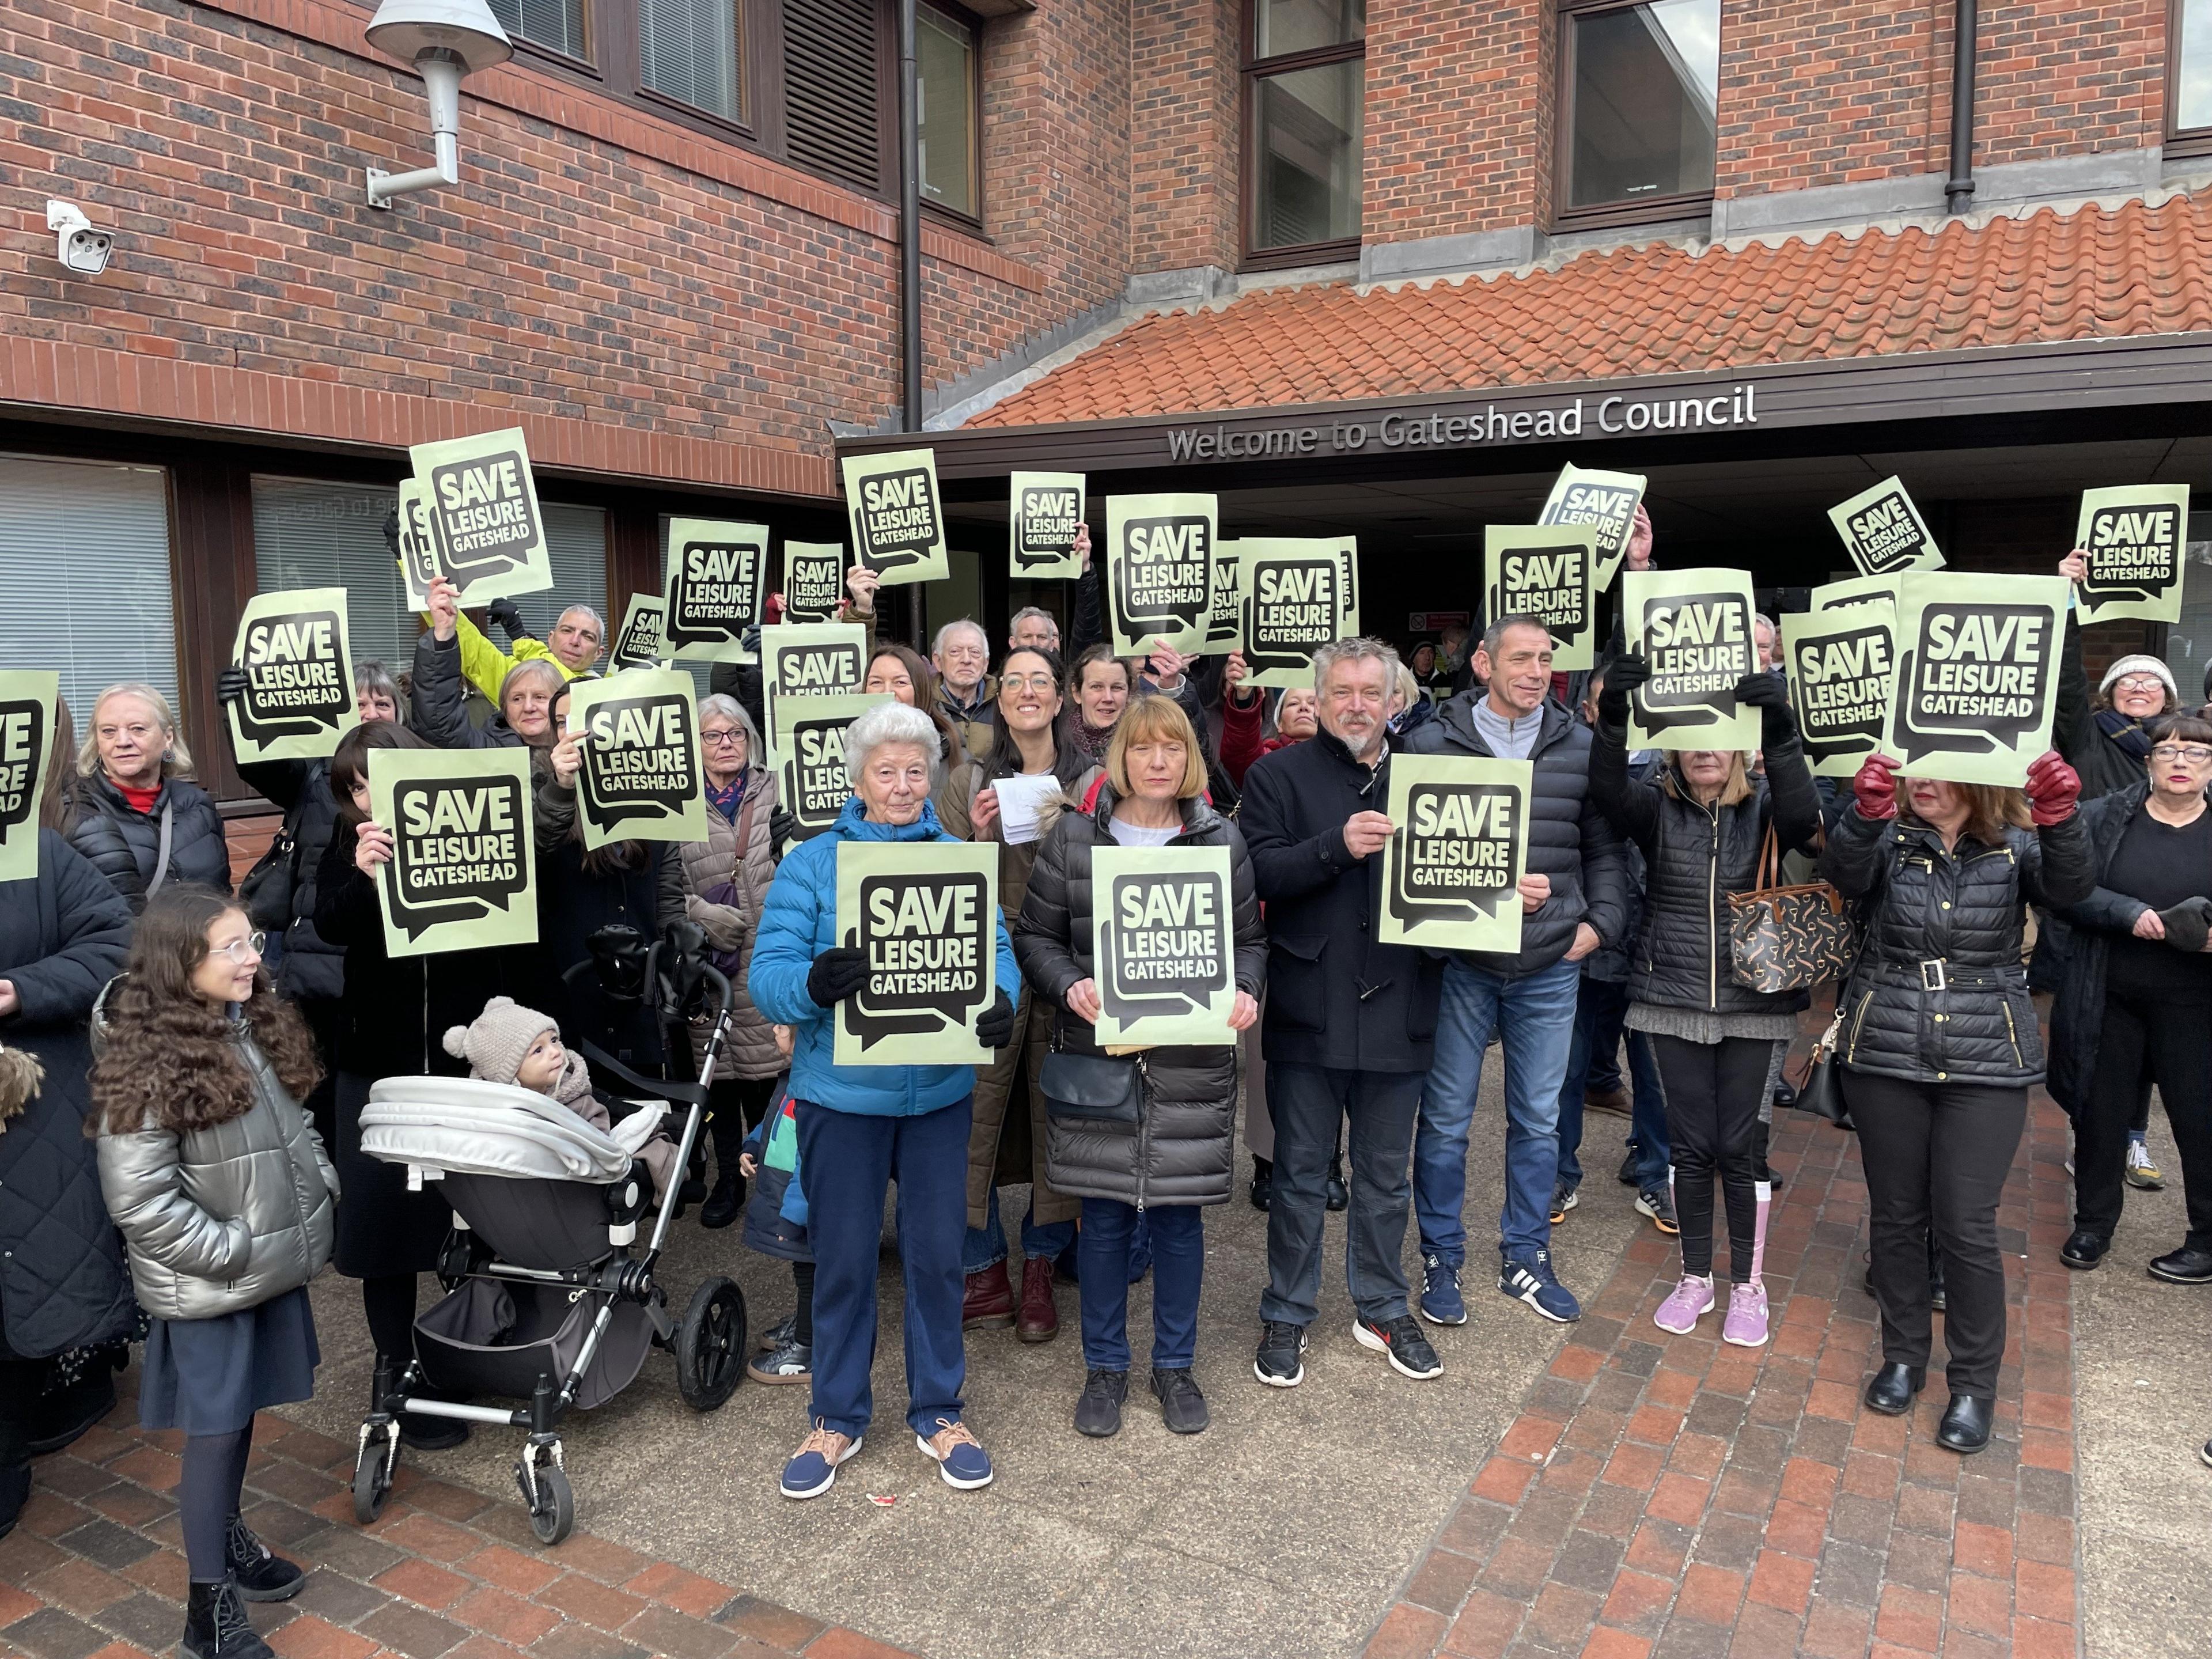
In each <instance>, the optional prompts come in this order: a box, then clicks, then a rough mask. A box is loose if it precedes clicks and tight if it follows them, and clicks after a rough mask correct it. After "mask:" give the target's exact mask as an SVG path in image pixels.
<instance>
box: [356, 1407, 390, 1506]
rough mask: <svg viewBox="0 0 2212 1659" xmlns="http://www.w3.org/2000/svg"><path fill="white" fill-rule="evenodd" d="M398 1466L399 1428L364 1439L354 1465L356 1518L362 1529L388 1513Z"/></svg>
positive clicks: (375, 1431) (382, 1431) (378, 1432)
mask: <svg viewBox="0 0 2212 1659" xmlns="http://www.w3.org/2000/svg"><path fill="white" fill-rule="evenodd" d="M398 1462H399V1440H398V1429H397V1427H391V1428H385V1429H381V1430H375V1429H372V1430H370V1431H368V1434H367V1435H365V1436H364V1437H362V1443H361V1450H360V1451H359V1452H358V1453H357V1454H356V1455H355V1458H354V1465H353V1518H354V1519H355V1520H356V1521H358V1522H360V1523H361V1524H362V1526H364V1527H365V1526H367V1525H368V1524H369V1522H372V1521H374V1520H375V1519H376V1517H377V1516H380V1515H382V1514H383V1513H384V1500H385V1499H386V1498H389V1497H391V1496H392V1472H393V1469H394V1468H395V1466H396V1465H397V1464H398Z"/></svg>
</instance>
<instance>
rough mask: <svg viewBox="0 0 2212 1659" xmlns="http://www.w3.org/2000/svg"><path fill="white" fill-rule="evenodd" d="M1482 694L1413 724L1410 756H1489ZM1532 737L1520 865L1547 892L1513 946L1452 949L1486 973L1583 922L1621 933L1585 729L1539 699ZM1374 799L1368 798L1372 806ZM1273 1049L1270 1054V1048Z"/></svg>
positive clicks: (1535, 962) (1534, 968) (1621, 896)
mask: <svg viewBox="0 0 2212 1659" xmlns="http://www.w3.org/2000/svg"><path fill="white" fill-rule="evenodd" d="M1488 695H1489V694H1488V693H1487V692H1486V691H1483V690H1468V691H1463V692H1462V693H1461V694H1460V695H1459V696H1455V697H1454V698H1453V699H1452V700H1451V701H1450V702H1448V703H1446V704H1445V705H1444V706H1443V708H1442V709H1440V710H1439V711H1438V712H1437V718H1436V719H1435V720H1431V721H1430V722H1429V723H1428V724H1427V725H1426V726H1423V727H1421V729H1420V730H1419V731H1418V732H1414V733H1413V741H1412V742H1411V743H1409V744H1407V745H1406V747H1407V752H1408V753H1411V754H1415V755H1488V754H1489V753H1490V745H1489V744H1487V743H1486V742H1484V741H1483V738H1482V733H1481V732H1480V731H1478V730H1477V729H1476V728H1475V724H1474V705H1475V703H1476V702H1477V701H1479V700H1480V699H1481V698H1483V697H1485V696H1488ZM1539 718H1541V720H1542V721H1543V724H1542V725H1541V726H1539V727H1538V728H1537V732H1536V743H1535V746H1534V748H1532V749H1531V750H1529V751H1528V758H1529V760H1530V761H1531V762H1533V763H1534V779H1533V781H1532V783H1531V785H1530V788H1529V794H1528V873H1529V874H1530V875H1532V876H1549V877H1550V878H1552V896H1551V897H1549V898H1547V899H1546V900H1545V901H1544V902H1543V903H1542V904H1541V905H1540V906H1539V907H1537V909H1536V911H1535V913H1534V915H1528V916H1526V917H1524V918H1523V919H1522V923H1521V953H1520V955H1519V956H1517V957H1509V956H1504V955H1503V954H1500V953H1498V952H1495V951H1463V952H1461V953H1459V954H1461V955H1462V956H1463V957H1465V959H1466V960H1467V961H1468V963H1472V964H1473V965H1474V966H1476V967H1479V968H1486V969H1489V970H1490V971H1491V972H1492V973H1497V974H1506V975H1519V974H1533V973H1535V972H1538V971H1539V970H1541V969H1546V968H1549V967H1550V966H1551V965H1552V964H1553V963H1555V962H1558V961H1559V959H1560V958H1561V957H1565V955H1566V954H1567V951H1568V950H1569V949H1570V948H1571V946H1572V945H1573V944H1574V942H1575V928H1576V927H1577V925H1578V924H1580V923H1582V922H1585V921H1586V922H1588V923H1589V925H1590V926H1591V927H1593V928H1594V929H1595V930H1596V933H1597V936H1598V939H1599V942H1600V943H1601V945H1613V944H1619V943H1621V942H1623V941H1625V940H1626V938H1627V935H1628V874H1627V866H1626V860H1625V859H1624V856H1623V850H1622V846H1621V840H1620V834H1619V833H1618V832H1617V831H1616V830H1615V829H1613V825H1612V824H1610V823H1607V821H1606V817H1605V814H1604V813H1602V812H1601V811H1598V809H1597V803H1596V802H1595V801H1593V800H1592V799H1590V798H1589V756H1590V734H1589V728H1588V727H1586V726H1583V724H1582V723H1581V722H1580V721H1578V720H1576V719H1575V717H1574V716H1573V715H1572V714H1569V713H1568V712H1567V711H1566V710H1565V708H1562V707H1561V706H1560V705H1559V703H1557V702H1553V701H1552V700H1551V699H1550V698H1547V699H1545V702H1544V707H1543V709H1542V712H1541V715H1540V716H1539ZM1381 804H1382V803H1381V801H1380V800H1379V799H1378V800H1377V802H1376V805H1377V807H1378V808H1379V807H1380V805H1381ZM1269 1058H1271V1059H1272V1058H1273V1056H1272V1055H1271V1056H1269Z"/></svg>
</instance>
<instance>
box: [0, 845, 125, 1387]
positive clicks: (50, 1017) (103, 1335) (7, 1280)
mask: <svg viewBox="0 0 2212 1659" xmlns="http://www.w3.org/2000/svg"><path fill="white" fill-rule="evenodd" d="M130 944H131V908H130V906H128V905H127V904H125V902H123V899H122V896H120V895H119V894H118V893H117V892H116V891H115V890H114V889H113V888H112V887H110V886H109V885H108V884H107V883H106V882H105V881H103V880H102V879H100V872H98V871H96V870H94V868H93V867H92V866H91V865H90V864H89V863H88V862H87V861H86V860H84V859H82V858H81V857H79V856H78V855H77V854H76V851H75V850H74V849H72V848H70V845H69V843H68V842H65V841H64V840H63V839H62V838H61V837H60V836H58V835H56V834H55V833H54V832H53V831H52V830H51V829H42V830H40V832H39V873H38V874H37V875H36V876H33V877H32V878H30V879H29V880H27V881H10V882H0V979H4V980H7V981H9V982H10V983H11V984H13V985H14V986H15V997H16V1008H15V1012H14V1013H12V1014H9V1015H8V1016H6V1017H5V1018H0V1046H4V1047H6V1048H20V1049H21V1050H23V1051H24V1052H25V1053H26V1054H30V1055H32V1056H33V1057H34V1058H35V1059H36V1060H38V1061H39V1063H40V1065H42V1066H45V1067H46V1079H45V1081H44V1082H43V1084H41V1085H40V1090H39V1092H38V1093H37V1094H36V1095H33V1097H31V1098H30V1100H29V1101H27V1103H25V1104H24V1107H23V1109H22V1110H21V1113H19V1114H18V1115H16V1116H15V1117H13V1118H10V1119H9V1120H8V1121H7V1122H6V1125H5V1128H6V1133H0V1355H13V1356H14V1357H15V1358H21V1359H43V1358H46V1356H47V1355H49V1354H55V1353H60V1352H64V1350H67V1349H70V1348H76V1347H82V1346H87V1345H88V1344H91V1343H95V1342H111V1341H113V1340H116V1339H117V1338H118V1337H125V1336H128V1335H129V1334H131V1322H132V1321H133V1319H134V1318H135V1317H136V1307H137V1304H136V1303H135V1302H134V1300H133V1299H132V1297H131V1277H130V1274H129V1273H128V1272H127V1271H125V1267H124V1262H123V1239H122V1237H121V1235H119V1234H118V1233H117V1231H115V1224H114V1223H113V1222H112V1221H111V1220H109V1219H108V1217H107V1206H106V1203H104V1202H103V1201H102V1200H101V1199H100V1165H99V1162H98V1159H97V1158H96V1157H95V1156H94V1146H93V1142H92V1141H91V1140H90V1139H88V1138H87V1136H86V1134H85V1133H84V1120H85V1115H86V1114H87V1113H88V1111H90V1110H91V1109H92V1091H91V1090H90V1089H89V1088H88V1086H87V1085H86V1082H85V1076H86V1073H88V1072H89V1071H90V1070H91V1069H92V1051H91V1048H90V1047H89V1046H88V1043H87V1042H86V1039H85V1024H86V1022H87V1021H88V1019H89V1018H91V1014H92V1005H93V1003H94V1001H95V1000H97V999H98V997H99V995H100V987H102V986H104V985H106V983H107V981H109V980H111V979H112V978H114V977H115V975H118V974H119V973H121V972H122V971H123V960H124V957H125V956H126V955H127V954H128V953H129V947H130Z"/></svg>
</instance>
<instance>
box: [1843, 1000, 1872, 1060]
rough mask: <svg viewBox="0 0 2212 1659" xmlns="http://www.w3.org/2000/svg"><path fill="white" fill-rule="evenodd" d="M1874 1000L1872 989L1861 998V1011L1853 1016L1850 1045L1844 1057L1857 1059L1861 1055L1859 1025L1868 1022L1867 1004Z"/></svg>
mask: <svg viewBox="0 0 2212 1659" xmlns="http://www.w3.org/2000/svg"><path fill="white" fill-rule="evenodd" d="M1873 1000H1874V993H1873V992H1871V991H1869V992H1866V993H1865V994H1863V995H1862V996H1861V997H1860V998H1859V1011H1858V1012H1857V1013H1856V1014H1853V1015H1852V1016H1851V1041H1850V1047H1849V1048H1845V1049H1844V1060H1857V1058H1858V1057H1859V1027H1860V1026H1862V1025H1863V1024H1866V1017H1867V1005H1868V1004H1869V1003H1870V1002H1872V1001H1873Z"/></svg>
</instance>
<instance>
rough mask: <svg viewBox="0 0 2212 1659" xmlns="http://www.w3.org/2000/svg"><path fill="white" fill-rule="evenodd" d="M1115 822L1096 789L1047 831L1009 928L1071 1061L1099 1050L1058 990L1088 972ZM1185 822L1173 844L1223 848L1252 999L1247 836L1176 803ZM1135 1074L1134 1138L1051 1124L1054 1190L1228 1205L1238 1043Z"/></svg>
mask: <svg viewBox="0 0 2212 1659" xmlns="http://www.w3.org/2000/svg"><path fill="white" fill-rule="evenodd" d="M1113 817H1114V791H1113V789H1112V788H1111V787H1109V786H1108V785H1106V784H1104V783H1101V784H1100V786H1099V787H1098V799H1097V805H1096V807H1095V808H1094V810H1092V811H1089V812H1083V811H1065V812H1062V813H1061V814H1060V816H1059V817H1058V818H1057V819H1056V820H1055V821H1054V823H1053V825H1052V827H1051V828H1050V829H1048V830H1047V831H1046V832H1045V835H1044V838H1043V841H1042V845H1041V846H1040V848H1039V849H1038V852H1037V858H1036V864H1035V865H1034V866H1031V868H1030V885H1029V896H1028V897H1027V898H1026V899H1025V900H1024V902H1023V904H1022V912H1021V915H1020V916H1019V917H1018V919H1017V920H1016V921H1015V923H1014V926H1013V939H1014V952H1015V954H1016V955H1017V956H1018V957H1020V959H1021V964H1022V981H1023V982H1024V984H1026V985H1030V986H1032V987H1035V989H1036V994H1037V995H1038V996H1039V997H1041V998H1042V999H1044V1000H1047V1001H1048V1002H1049V1003H1050V1004H1051V1005H1052V1007H1053V1010H1054V1022H1055V1024H1056V1027H1057V1043H1058V1046H1059V1047H1060V1048H1065V1049H1066V1050H1068V1051H1069V1052H1071V1053H1078V1054H1097V1053H1098V1052H1100V1051H1099V1048H1098V1043H1097V1037H1096V1035H1095V1033H1094V1029H1093V1027H1092V1026H1091V1023H1090V1022H1089V1021H1088V1020H1085V1019H1079V1018H1076V1016H1075V1015H1073V1014H1072V1013H1070V1012H1068V1011H1067V992H1068V988H1069V987H1071V986H1073V985H1075V984H1077V983H1078V982H1079V981H1083V980H1086V979H1089V978H1091V976H1092V975H1091V854H1092V852H1093V851H1094V850H1095V849H1097V848H1100V847H1111V846H1113V845H1115V841H1114V834H1113V831H1112V830H1111V829H1109V827H1108V826H1109V824H1110V823H1112V821H1113ZM1182 822H1183V828H1182V834H1181V835H1179V836H1176V838H1175V840H1174V841H1172V842H1170V843H1169V845H1170V846H1171V847H1226V848H1228V849H1229V884H1230V901H1231V905H1232V907H1233V914H1232V915H1231V927H1232V928H1233V929H1234V931H1235V933H1236V939H1237V963H1236V970H1235V971H1236V979H1237V989H1238V990H1240V991H1246V992H1249V993H1250V994H1252V995H1253V996H1255V997H1256V996H1258V995H1259V994H1260V991H1261V987H1262V986H1263V985H1264V984H1265V983H1266V975H1267V934H1266V933H1265V931H1264V930H1263V929H1262V927H1261V924H1260V902H1259V898H1258V896H1257V895H1256V892H1255V889H1254V886H1253V881H1252V862H1251V860H1250V859H1249V857H1247V856H1246V854H1245V851H1244V839H1243V836H1240V835H1239V834H1238V833H1237V827H1236V826H1235V825H1234V824H1232V823H1230V822H1229V821H1228V820H1227V819H1226V818H1225V817H1221V816H1220V815H1219V814H1218V813H1217V812H1216V811H1214V810H1213V809H1212V807H1211V806H1209V805H1206V803H1205V802H1204V801H1203V800H1189V801H1185V802H1184V803H1183V815H1182ZM1142 1077H1143V1082H1144V1105H1143V1109H1142V1113H1141V1115H1140V1117H1139V1122H1138V1125H1137V1128H1136V1131H1135V1133H1130V1132H1128V1131H1127V1130H1124V1129H1121V1128H1117V1127H1111V1126H1107V1127H1089V1126H1085V1127H1076V1126H1074V1125H1073V1124H1069V1123H1064V1122H1062V1121H1060V1120H1059V1119H1057V1118H1055V1119H1054V1120H1053V1121H1051V1124H1050V1126H1049V1128H1048V1132H1047V1136H1046V1158H1045V1163H1046V1170H1047V1178H1048V1180H1050V1182H1052V1185H1053V1188H1054V1191H1056V1192H1060V1193H1065V1194H1068V1195H1069V1196H1071V1197H1083V1198H1111V1199H1118V1200H1121V1202H1122V1203H1124V1204H1146V1205H1160V1204H1219V1203H1223V1202H1225V1201H1226V1200H1227V1199H1228V1197H1229V1189H1230V1184H1231V1183H1230V1176H1231V1164H1232V1162H1233V1151H1232V1143H1233V1141H1234V1139H1235V1127H1236V1117H1237V1049H1236V1048H1235V1046H1234V1045H1233V1044H1225V1045H1223V1046H1222V1047H1220V1048H1150V1049H1147V1050H1146V1052H1145V1054H1144V1055H1143V1057H1142Z"/></svg>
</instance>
